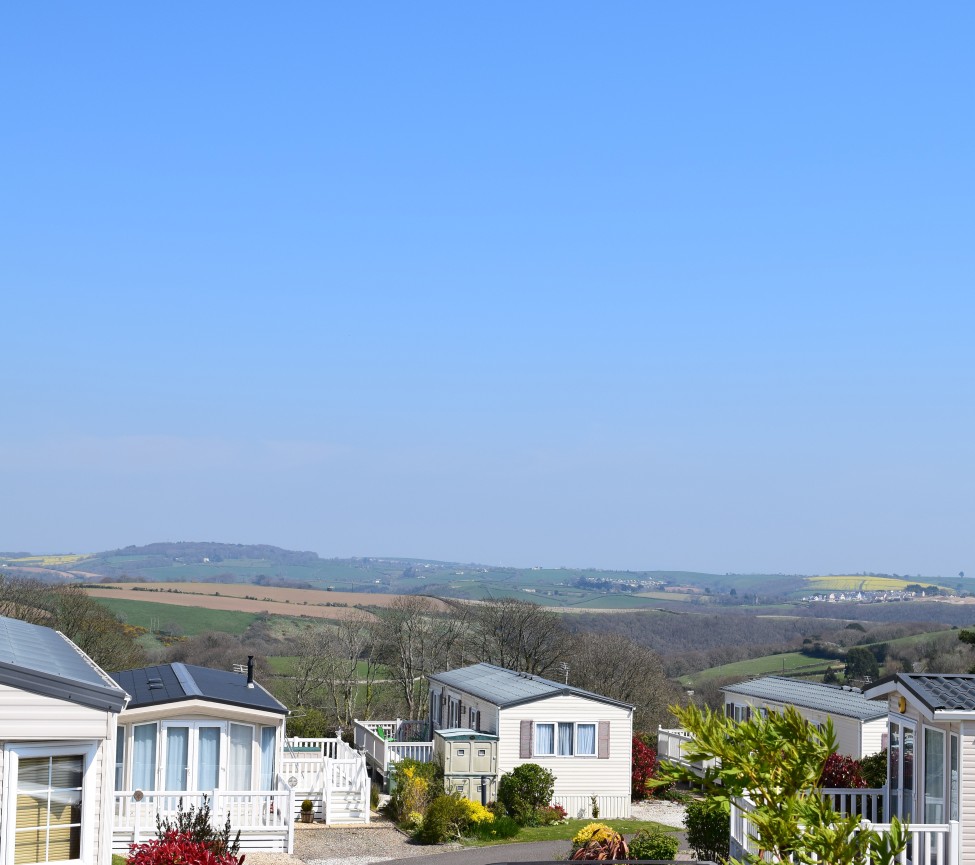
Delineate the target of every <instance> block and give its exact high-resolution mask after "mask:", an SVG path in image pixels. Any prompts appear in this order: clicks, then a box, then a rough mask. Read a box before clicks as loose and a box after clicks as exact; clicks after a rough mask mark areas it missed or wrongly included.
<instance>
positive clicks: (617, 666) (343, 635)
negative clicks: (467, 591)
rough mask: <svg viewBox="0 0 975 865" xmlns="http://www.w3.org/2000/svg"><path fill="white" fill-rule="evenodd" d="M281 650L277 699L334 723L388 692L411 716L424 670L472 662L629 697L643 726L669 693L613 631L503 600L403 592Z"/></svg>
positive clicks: (658, 717)
mask: <svg viewBox="0 0 975 865" xmlns="http://www.w3.org/2000/svg"><path fill="white" fill-rule="evenodd" d="M291 653H292V654H293V655H294V657H295V661H294V666H293V669H292V671H291V675H290V676H289V677H288V678H286V679H284V680H283V681H282V682H281V685H280V694H281V696H282V698H283V699H284V700H285V701H286V702H287V703H288V704H289V705H290V706H292V707H294V708H303V707H311V708H315V709H317V710H319V711H322V712H324V713H325V714H326V716H327V718H328V720H329V721H331V722H333V723H336V724H339V725H342V726H346V725H348V724H349V723H351V721H352V719H353V718H354V717H357V716H359V717H365V716H368V715H369V714H370V713H371V712H372V711H373V710H374V709H376V708H378V706H377V705H376V702H377V701H378V700H380V699H384V698H386V699H388V695H389V692H390V691H392V693H393V694H394V695H395V699H396V703H397V704H398V705H397V709H398V714H400V716H401V717H404V718H411V719H415V718H421V717H423V716H424V715H425V713H426V708H427V696H426V688H425V677H426V676H428V675H429V674H431V673H435V672H439V671H442V670H446V669H451V668H454V667H460V666H465V665H467V664H473V663H477V662H482V661H483V662H487V663H491V664H497V665H498V666H501V667H507V668H509V669H514V670H519V671H522V672H527V673H534V674H538V675H542V676H547V677H549V678H554V679H558V680H559V681H568V682H569V683H570V684H572V685H575V686H577V687H580V688H584V689H586V690H592V691H596V692H598V693H600V694H604V695H605V696H608V697H612V698H614V699H618V700H622V701H624V702H629V703H632V704H634V705H636V706H637V712H636V718H635V723H636V725H637V726H638V727H640V728H644V729H655V726H656V724H657V723H658V722H662V721H663V720H664V719H665V718H666V715H667V706H668V705H669V704H670V703H673V702H675V700H677V699H678V698H679V690H678V689H677V688H676V686H675V685H674V684H673V683H671V682H670V681H668V680H667V678H666V677H665V675H664V673H663V669H662V665H661V663H660V658H659V657H658V656H657V655H656V653H654V652H652V651H651V650H649V649H646V648H644V647H642V646H639V645H637V644H636V643H634V642H633V641H631V640H629V639H627V638H626V637H625V636H623V635H621V634H611V635H608V636H606V635H602V634H595V633H582V634H570V633H569V632H568V631H567V630H566V628H565V627H564V625H563V623H562V619H561V617H560V616H559V615H558V614H557V613H555V612H553V611H551V610H549V609H546V608H544V607H540V606H538V605H537V604H533V603H530V602H527V601H521V600H513V599H502V600H496V601H486V602H481V603H477V604H464V603H460V602H451V603H450V604H449V605H448V608H447V610H446V611H444V610H443V608H442V602H436V603H435V602H433V601H432V600H431V599H428V598H424V597H419V596H414V595H407V596H404V597H402V598H401V599H398V600H397V601H396V602H395V603H394V604H393V605H392V606H391V607H388V608H385V609H380V610H376V611H375V616H367V615H365V614H362V615H360V616H357V617H353V618H349V619H346V620H343V621H341V622H339V623H337V624H327V625H326V624H321V625H312V626H309V627H308V628H307V629H306V630H305V632H304V633H303V634H302V635H301V636H300V637H299V638H298V639H297V640H296V641H295V642H294V644H293V647H292V650H291ZM381 686H382V687H381Z"/></svg>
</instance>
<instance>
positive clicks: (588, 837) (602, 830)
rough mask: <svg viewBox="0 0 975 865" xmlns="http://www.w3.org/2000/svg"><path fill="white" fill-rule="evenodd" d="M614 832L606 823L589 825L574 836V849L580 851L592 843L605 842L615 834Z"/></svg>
mask: <svg viewBox="0 0 975 865" xmlns="http://www.w3.org/2000/svg"><path fill="white" fill-rule="evenodd" d="M613 831H614V830H613V828H612V827H611V826H607V825H606V824H605V823H587V824H586V825H585V826H583V827H582V828H581V829H580V830H579V831H578V832H576V834H575V835H573V836H572V849H573V850H578V849H579V848H580V847H583V846H585V845H586V844H588V843H589V842H590V841H594V840H596V841H600V840H605V839H606V838H609V837H610V836H611V835H612V834H613Z"/></svg>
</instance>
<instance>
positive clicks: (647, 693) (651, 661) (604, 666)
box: [569, 632, 682, 731]
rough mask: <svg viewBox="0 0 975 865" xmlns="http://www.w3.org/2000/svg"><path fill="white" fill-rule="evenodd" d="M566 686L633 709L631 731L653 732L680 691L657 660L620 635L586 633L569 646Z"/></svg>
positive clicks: (649, 650) (678, 698) (677, 697)
mask: <svg viewBox="0 0 975 865" xmlns="http://www.w3.org/2000/svg"><path fill="white" fill-rule="evenodd" d="M569 683H570V684H572V685H575V686H576V687H578V688H584V689H585V690H587V691H593V692H594V693H597V694H602V695H603V696H605V697H611V698H612V699H614V700H620V701H621V702H623V703H629V704H630V705H632V706H635V707H636V709H635V711H634V717H633V728H634V729H635V730H647V731H650V730H656V729H657V725H658V724H664V723H666V722H667V720H668V719H669V717H670V715H669V712H668V708H667V707H668V706H671V705H673V704H675V703H677V702H679V700H680V699H681V696H682V692H681V689H680V688H679V687H678V686H677V685H675V684H674V683H673V682H671V681H670V680H669V679H667V677H666V676H665V675H664V672H663V665H662V664H661V661H660V657H659V656H658V655H657V653H656V652H654V651H652V650H651V649H647V648H644V647H643V646H640V645H638V644H636V643H634V642H633V641H632V640H630V639H628V638H626V637H624V636H623V635H622V634H597V633H592V632H589V633H585V634H581V635H580V636H578V637H577V638H576V639H575V640H574V641H573V645H572V656H571V661H570V665H569Z"/></svg>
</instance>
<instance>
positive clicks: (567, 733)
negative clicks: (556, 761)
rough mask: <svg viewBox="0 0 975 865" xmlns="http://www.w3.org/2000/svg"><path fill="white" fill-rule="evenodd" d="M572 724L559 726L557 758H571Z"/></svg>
mask: <svg viewBox="0 0 975 865" xmlns="http://www.w3.org/2000/svg"><path fill="white" fill-rule="evenodd" d="M572 734H573V730H572V724H561V723H560V724H559V756H561V757H571V756H572Z"/></svg>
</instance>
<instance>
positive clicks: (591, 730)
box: [576, 724, 596, 756]
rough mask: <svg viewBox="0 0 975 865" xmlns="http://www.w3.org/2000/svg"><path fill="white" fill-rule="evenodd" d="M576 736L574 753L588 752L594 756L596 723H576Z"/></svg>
mask: <svg viewBox="0 0 975 865" xmlns="http://www.w3.org/2000/svg"><path fill="white" fill-rule="evenodd" d="M576 736H577V737H578V741H577V742H576V748H577V750H576V753H577V754H588V755H590V756H595V754H596V725H595V724H577V725H576Z"/></svg>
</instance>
